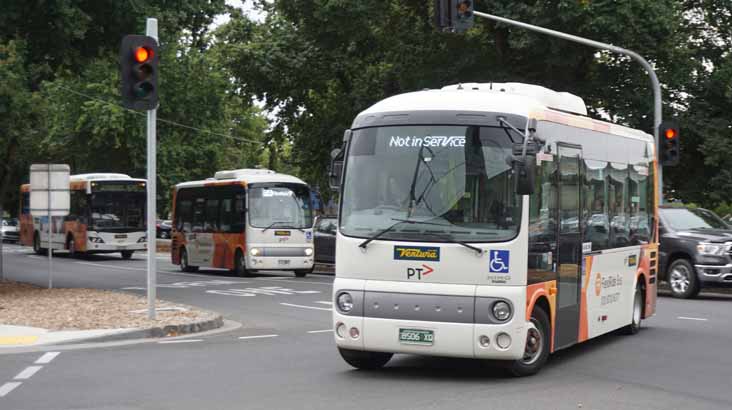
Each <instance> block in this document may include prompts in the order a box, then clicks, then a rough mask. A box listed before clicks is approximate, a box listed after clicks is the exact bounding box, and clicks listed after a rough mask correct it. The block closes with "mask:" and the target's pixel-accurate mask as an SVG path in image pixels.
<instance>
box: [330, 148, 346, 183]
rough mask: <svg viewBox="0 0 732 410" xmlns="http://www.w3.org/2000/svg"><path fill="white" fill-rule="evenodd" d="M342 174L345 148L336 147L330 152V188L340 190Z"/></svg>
mask: <svg viewBox="0 0 732 410" xmlns="http://www.w3.org/2000/svg"><path fill="white" fill-rule="evenodd" d="M342 176H343V150H341V149H340V148H336V149H334V150H333V151H331V153H330V171H329V172H328V185H330V189H332V190H333V191H336V192H338V191H339V190H340V188H341V177H342Z"/></svg>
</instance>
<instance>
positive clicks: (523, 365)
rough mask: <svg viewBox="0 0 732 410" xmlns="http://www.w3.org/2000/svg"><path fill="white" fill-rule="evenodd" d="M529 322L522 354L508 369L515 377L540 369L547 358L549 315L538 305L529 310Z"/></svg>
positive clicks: (527, 374) (536, 371) (533, 372)
mask: <svg viewBox="0 0 732 410" xmlns="http://www.w3.org/2000/svg"><path fill="white" fill-rule="evenodd" d="M531 324H532V326H531V327H530V328H529V331H528V332H527V334H526V347H525V348H524V356H523V357H522V358H520V359H518V360H515V361H513V362H511V364H510V366H509V367H508V371H509V372H511V374H513V375H514V376H516V377H523V376H531V375H532V374H536V373H538V372H539V370H541V368H542V367H543V366H544V363H546V361H547V359H548V358H549V346H550V344H549V335H550V334H551V332H550V330H549V316H548V315H547V314H546V312H544V309H542V308H540V307H534V311H533V312H531Z"/></svg>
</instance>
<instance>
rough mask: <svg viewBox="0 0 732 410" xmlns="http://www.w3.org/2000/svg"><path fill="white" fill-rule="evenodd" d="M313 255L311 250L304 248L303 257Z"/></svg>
mask: <svg viewBox="0 0 732 410" xmlns="http://www.w3.org/2000/svg"><path fill="white" fill-rule="evenodd" d="M312 254H313V248H305V256H310V255H312Z"/></svg>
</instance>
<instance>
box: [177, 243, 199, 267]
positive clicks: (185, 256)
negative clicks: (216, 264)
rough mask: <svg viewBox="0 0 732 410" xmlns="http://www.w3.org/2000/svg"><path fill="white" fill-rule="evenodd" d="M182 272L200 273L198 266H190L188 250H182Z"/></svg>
mask: <svg viewBox="0 0 732 410" xmlns="http://www.w3.org/2000/svg"><path fill="white" fill-rule="evenodd" d="M180 270H181V271H183V272H188V273H193V272H198V266H191V265H189V264H188V251H186V248H181V250H180Z"/></svg>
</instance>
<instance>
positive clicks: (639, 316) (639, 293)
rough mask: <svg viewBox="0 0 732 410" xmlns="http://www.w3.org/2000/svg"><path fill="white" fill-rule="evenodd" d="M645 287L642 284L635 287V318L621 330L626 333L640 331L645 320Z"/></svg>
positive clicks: (631, 333)
mask: <svg viewBox="0 0 732 410" xmlns="http://www.w3.org/2000/svg"><path fill="white" fill-rule="evenodd" d="M643 304H644V298H643V288H642V287H641V284H640V283H638V285H637V286H636V287H635V293H634V294H633V318H632V319H631V322H630V324H629V325H628V326H625V327H624V328H622V329H621V332H622V333H623V334H626V335H634V334H636V333H638V331H639V330H640V328H641V322H642V321H643Z"/></svg>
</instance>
